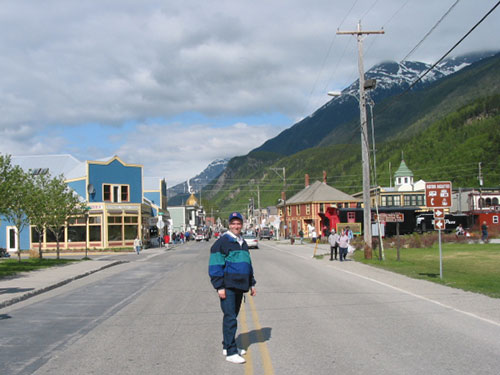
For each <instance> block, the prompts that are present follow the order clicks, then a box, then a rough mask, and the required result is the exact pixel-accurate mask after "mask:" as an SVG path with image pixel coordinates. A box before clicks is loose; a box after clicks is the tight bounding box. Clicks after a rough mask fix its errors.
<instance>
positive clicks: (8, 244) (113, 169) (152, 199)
mask: <svg viewBox="0 0 500 375" xmlns="http://www.w3.org/2000/svg"><path fill="white" fill-rule="evenodd" d="M11 162H12V164H14V165H19V166H20V167H21V168H23V170H25V171H28V170H31V171H32V172H33V173H45V172H49V173H50V174H51V176H58V175H61V174H62V175H63V176H64V178H65V181H66V183H67V184H68V186H69V187H70V188H71V189H73V190H74V191H75V193H76V194H78V195H79V197H80V199H81V201H82V202H86V204H87V206H88V207H89V211H88V217H87V218H86V217H75V218H72V219H70V220H69V222H68V223H67V225H66V226H65V227H64V234H63V237H62V239H61V241H60V249H62V250H69V249H85V248H86V247H87V248H89V249H92V248H96V249H103V248H113V247H129V246H133V241H134V239H135V238H136V237H138V236H139V237H140V238H142V239H143V240H144V241H146V242H147V241H148V240H149V238H150V236H151V233H152V231H153V232H154V231H155V230H156V225H155V224H156V221H157V217H158V215H162V216H163V218H164V219H165V221H166V220H168V219H169V213H168V211H167V209H166V204H167V202H166V199H165V197H166V182H165V180H164V179H160V178H158V179H156V183H155V184H153V185H156V186H155V188H153V189H151V190H149V191H147V192H145V190H144V186H145V183H144V178H143V176H142V174H143V172H142V171H143V167H142V165H138V164H128V163H125V162H123V161H122V160H121V159H120V158H119V157H118V156H113V157H111V158H109V159H103V160H87V161H84V162H81V161H79V160H77V159H76V158H74V157H73V156H71V155H42V156H39V155H36V156H12V158H11ZM146 195H147V197H146ZM15 234H16V229H15V227H14V226H13V225H12V224H11V223H9V222H6V221H5V220H2V221H1V224H0V247H5V248H7V249H8V250H10V251H14V250H15V249H16V245H17V244H16V236H15ZM20 238H21V239H20V241H21V243H20V248H21V249H29V248H33V246H35V245H36V246H37V245H38V241H39V238H38V233H37V232H36V231H35V230H32V229H31V228H30V230H24V231H23V232H21V236H20ZM55 248H56V238H55V237H54V235H53V234H52V233H50V231H46V233H44V235H43V238H42V249H45V250H49V249H55Z"/></svg>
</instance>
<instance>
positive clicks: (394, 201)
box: [382, 195, 401, 206]
mask: <svg viewBox="0 0 500 375" xmlns="http://www.w3.org/2000/svg"><path fill="white" fill-rule="evenodd" d="M400 205H401V197H400V196H399V195H385V196H382V206H400Z"/></svg>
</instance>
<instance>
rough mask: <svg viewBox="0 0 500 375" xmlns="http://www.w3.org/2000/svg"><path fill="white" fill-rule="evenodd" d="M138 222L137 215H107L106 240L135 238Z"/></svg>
mask: <svg viewBox="0 0 500 375" xmlns="http://www.w3.org/2000/svg"><path fill="white" fill-rule="evenodd" d="M138 222H139V218H138V217H137V216H108V241H126V240H133V239H135V238H136V237H137V236H138V234H139V226H138ZM99 236H100V233H99Z"/></svg>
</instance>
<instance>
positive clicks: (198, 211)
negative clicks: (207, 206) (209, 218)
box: [168, 193, 205, 232]
mask: <svg viewBox="0 0 500 375" xmlns="http://www.w3.org/2000/svg"><path fill="white" fill-rule="evenodd" d="M168 211H169V212H170V215H171V219H172V231H174V232H185V231H191V230H196V229H198V228H201V227H203V226H204V225H205V211H204V210H203V207H202V206H200V204H199V202H198V199H196V197H195V195H194V193H191V196H190V197H189V198H188V199H187V200H186V203H185V204H183V205H180V206H169V207H168Z"/></svg>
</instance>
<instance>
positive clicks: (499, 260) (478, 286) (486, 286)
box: [354, 243, 500, 298]
mask: <svg viewBox="0 0 500 375" xmlns="http://www.w3.org/2000/svg"><path fill="white" fill-rule="evenodd" d="M442 250H443V279H442V280H441V279H440V278H439V247H438V245H437V244H435V245H434V246H432V247H430V248H418V249H414V248H408V249H405V248H402V249H400V254H401V260H400V261H399V262H398V261H397V260H396V249H392V248H391V249H386V250H385V258H386V259H385V260H384V261H379V260H378V258H376V254H375V253H374V258H373V259H371V260H367V259H364V254H363V252H362V251H356V252H355V253H354V259H355V260H356V261H359V262H362V263H365V264H369V265H371V266H375V267H380V268H383V269H386V270H389V271H393V272H397V273H400V274H403V275H406V276H409V277H412V278H415V279H424V280H429V281H432V282H436V283H439V284H443V285H447V286H451V287H454V288H459V289H463V290H467V291H471V292H476V293H482V294H485V295H487V296H490V297H494V298H500V271H499V270H500V245H498V244H464V243H462V244H457V243H443V245H442Z"/></svg>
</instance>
